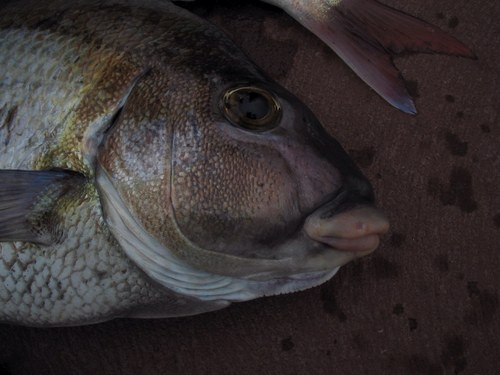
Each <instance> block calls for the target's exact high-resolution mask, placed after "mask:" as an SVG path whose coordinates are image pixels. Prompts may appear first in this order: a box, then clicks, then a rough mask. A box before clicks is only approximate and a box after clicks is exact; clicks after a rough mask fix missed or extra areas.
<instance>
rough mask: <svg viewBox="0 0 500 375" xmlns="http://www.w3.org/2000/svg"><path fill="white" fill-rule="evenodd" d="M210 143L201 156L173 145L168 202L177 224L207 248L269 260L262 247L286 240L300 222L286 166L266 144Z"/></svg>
mask: <svg viewBox="0 0 500 375" xmlns="http://www.w3.org/2000/svg"><path fill="white" fill-rule="evenodd" d="M226 141H227V139H226ZM174 143H175V142H174ZM208 143H209V144H210V147H205V148H204V153H203V155H200V154H199V153H198V154H194V153H189V151H188V150H187V148H185V147H182V146H181V145H180V144H176V145H174V155H175V156H174V158H173V160H175V161H176V162H175V163H174V165H173V166H172V204H173V209H174V215H175V220H176V222H177V225H178V226H179V228H180V230H181V231H182V232H183V234H184V235H185V236H186V237H187V238H188V239H189V240H190V241H192V242H194V243H196V244H197V245H198V246H200V247H202V248H204V249H207V250H212V251H217V252H222V253H230V254H232V255H239V256H244V257H262V258H267V257H270V256H272V255H271V254H269V252H268V250H266V249H269V248H270V247H272V242H279V241H282V240H285V239H287V238H289V236H290V235H291V233H293V232H294V231H295V230H296V228H297V226H298V221H299V212H298V208H297V205H296V202H297V192H296V191H295V189H294V186H295V185H294V183H293V177H292V173H291V172H290V170H289V168H288V165H287V163H286V162H285V161H284V160H283V159H282V157H281V155H280V154H279V153H278V152H277V151H275V150H272V149H270V148H268V147H266V146H262V145H257V144H250V145H249V144H243V145H241V144H238V143H237V142H230V141H227V142H224V138H223V137H221V138H219V139H217V137H214V138H213V140H211V141H210V142H208Z"/></svg>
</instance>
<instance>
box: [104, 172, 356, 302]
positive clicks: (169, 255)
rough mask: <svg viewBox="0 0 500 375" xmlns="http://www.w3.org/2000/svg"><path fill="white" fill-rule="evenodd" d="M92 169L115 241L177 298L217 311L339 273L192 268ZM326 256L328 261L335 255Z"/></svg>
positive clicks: (315, 284)
mask: <svg viewBox="0 0 500 375" xmlns="http://www.w3.org/2000/svg"><path fill="white" fill-rule="evenodd" d="M97 171H98V173H97V184H98V186H99V191H100V195H101V202H102V205H103V210H104V212H105V217H106V222H107V224H108V227H109V229H110V230H111V232H112V233H113V235H114V237H115V238H116V240H117V241H118V243H119V244H120V245H121V247H122V249H123V250H124V251H125V253H126V254H127V256H128V257H129V258H130V259H131V260H132V261H133V262H134V263H135V264H136V265H137V266H138V267H139V268H140V269H142V270H143V271H144V272H145V273H146V274H147V275H148V276H149V277H151V278H152V279H153V280H154V281H155V282H157V283H158V284H159V285H161V286H163V287H165V288H167V289H168V290H170V291H172V292H173V293H175V294H177V295H181V296H185V297H189V298H192V299H195V300H199V301H200V303H203V302H213V301H217V302H221V307H224V306H225V305H226V304H227V303H231V302H239V301H247V300H251V299H255V298H258V297H263V296H272V295H277V294H285V293H292V292H296V291H300V290H304V289H308V288H311V287H314V286H317V285H320V284H322V283H324V282H325V281H327V280H329V279H330V278H331V277H332V276H333V275H335V273H336V272H337V271H338V269H339V267H338V266H337V267H332V268H330V269H327V270H321V271H308V272H307V271H301V270H298V272H297V273H295V274H292V275H285V274H283V272H280V273H278V274H276V275H273V273H272V272H262V273H260V274H252V275H249V276H248V277H242V278H239V277H233V276H227V275H218V274H213V273H210V272H207V271H204V270H200V269H197V268H195V267H193V266H191V265H189V264H187V263H186V262H185V261H183V260H182V259H180V258H179V257H177V256H176V255H175V254H174V253H173V252H172V251H171V250H169V249H168V248H167V247H165V246H164V245H163V244H161V243H160V242H159V241H158V240H157V239H155V238H154V237H153V236H152V235H150V234H149V233H148V232H147V231H146V230H145V229H144V228H143V227H142V225H141V224H140V223H138V222H137V221H136V219H135V218H134V217H133V215H132V213H131V212H130V211H129V210H128V208H127V207H126V204H125V202H124V201H123V200H122V198H121V197H120V195H119V193H118V192H117V190H116V189H115V188H114V186H113V184H112V182H111V180H110V178H109V176H108V175H107V173H106V172H105V171H103V170H102V169H101V168H98V170H97ZM321 253H322V254H323V253H325V252H321ZM326 253H329V256H330V257H331V256H333V255H334V254H333V253H336V252H335V251H331V252H330V251H329V252H326ZM337 255H339V254H337ZM340 255H342V254H341V253H340ZM318 256H319V255H318ZM320 258H321V257H320ZM320 258H316V259H315V260H314V257H313V258H312V263H316V262H320V263H322V264H323V268H324V261H325V260H324V259H320ZM341 258H342V257H341ZM336 260H337V264H339V260H341V261H340V264H339V265H341V264H344V263H346V262H347V261H349V260H350V259H336ZM307 263H308V264H309V261H308V262H307ZM329 263H331V260H330V261H329ZM225 303H226V304H225Z"/></svg>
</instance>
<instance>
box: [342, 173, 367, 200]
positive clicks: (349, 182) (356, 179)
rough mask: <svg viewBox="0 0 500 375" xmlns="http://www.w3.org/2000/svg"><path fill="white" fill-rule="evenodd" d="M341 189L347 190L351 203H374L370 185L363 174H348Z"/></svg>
mask: <svg viewBox="0 0 500 375" xmlns="http://www.w3.org/2000/svg"><path fill="white" fill-rule="evenodd" d="M343 189H344V190H345V191H347V192H348V195H349V199H350V200H351V201H352V202H353V203H358V204H373V203H375V193H374V192H373V188H372V185H371V184H370V182H368V180H367V179H366V178H365V177H363V176H349V177H348V178H346V181H345V184H344V187H343Z"/></svg>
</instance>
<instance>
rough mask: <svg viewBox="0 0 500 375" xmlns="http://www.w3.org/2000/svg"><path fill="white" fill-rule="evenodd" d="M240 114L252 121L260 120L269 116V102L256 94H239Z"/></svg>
mask: <svg viewBox="0 0 500 375" xmlns="http://www.w3.org/2000/svg"><path fill="white" fill-rule="evenodd" d="M238 103H239V106H238V108H239V112H240V113H241V115H242V116H244V117H246V118H248V119H250V120H259V119H261V118H263V117H265V116H267V115H268V114H269V111H270V108H269V101H268V100H267V98H266V97H264V96H263V95H261V94H259V93H255V92H239V93H238Z"/></svg>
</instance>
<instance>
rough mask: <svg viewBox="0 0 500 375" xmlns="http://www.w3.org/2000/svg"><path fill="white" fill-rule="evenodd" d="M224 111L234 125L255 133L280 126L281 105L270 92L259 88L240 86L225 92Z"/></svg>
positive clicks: (223, 99) (223, 98)
mask: <svg viewBox="0 0 500 375" xmlns="http://www.w3.org/2000/svg"><path fill="white" fill-rule="evenodd" d="M222 111H223V113H224V115H225V116H226V118H227V119H228V120H229V121H230V122H231V123H233V124H235V125H237V126H240V127H242V128H245V129H248V130H253V131H266V130H270V129H272V128H275V127H276V126H278V124H279V121H280V119H281V105H280V104H279V102H278V100H277V99H276V98H275V97H274V95H273V94H271V93H270V92H269V91H267V90H264V89H262V88H259V87H253V86H240V87H237V88H232V89H230V90H228V91H226V92H225V94H224V96H223V97H222Z"/></svg>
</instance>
